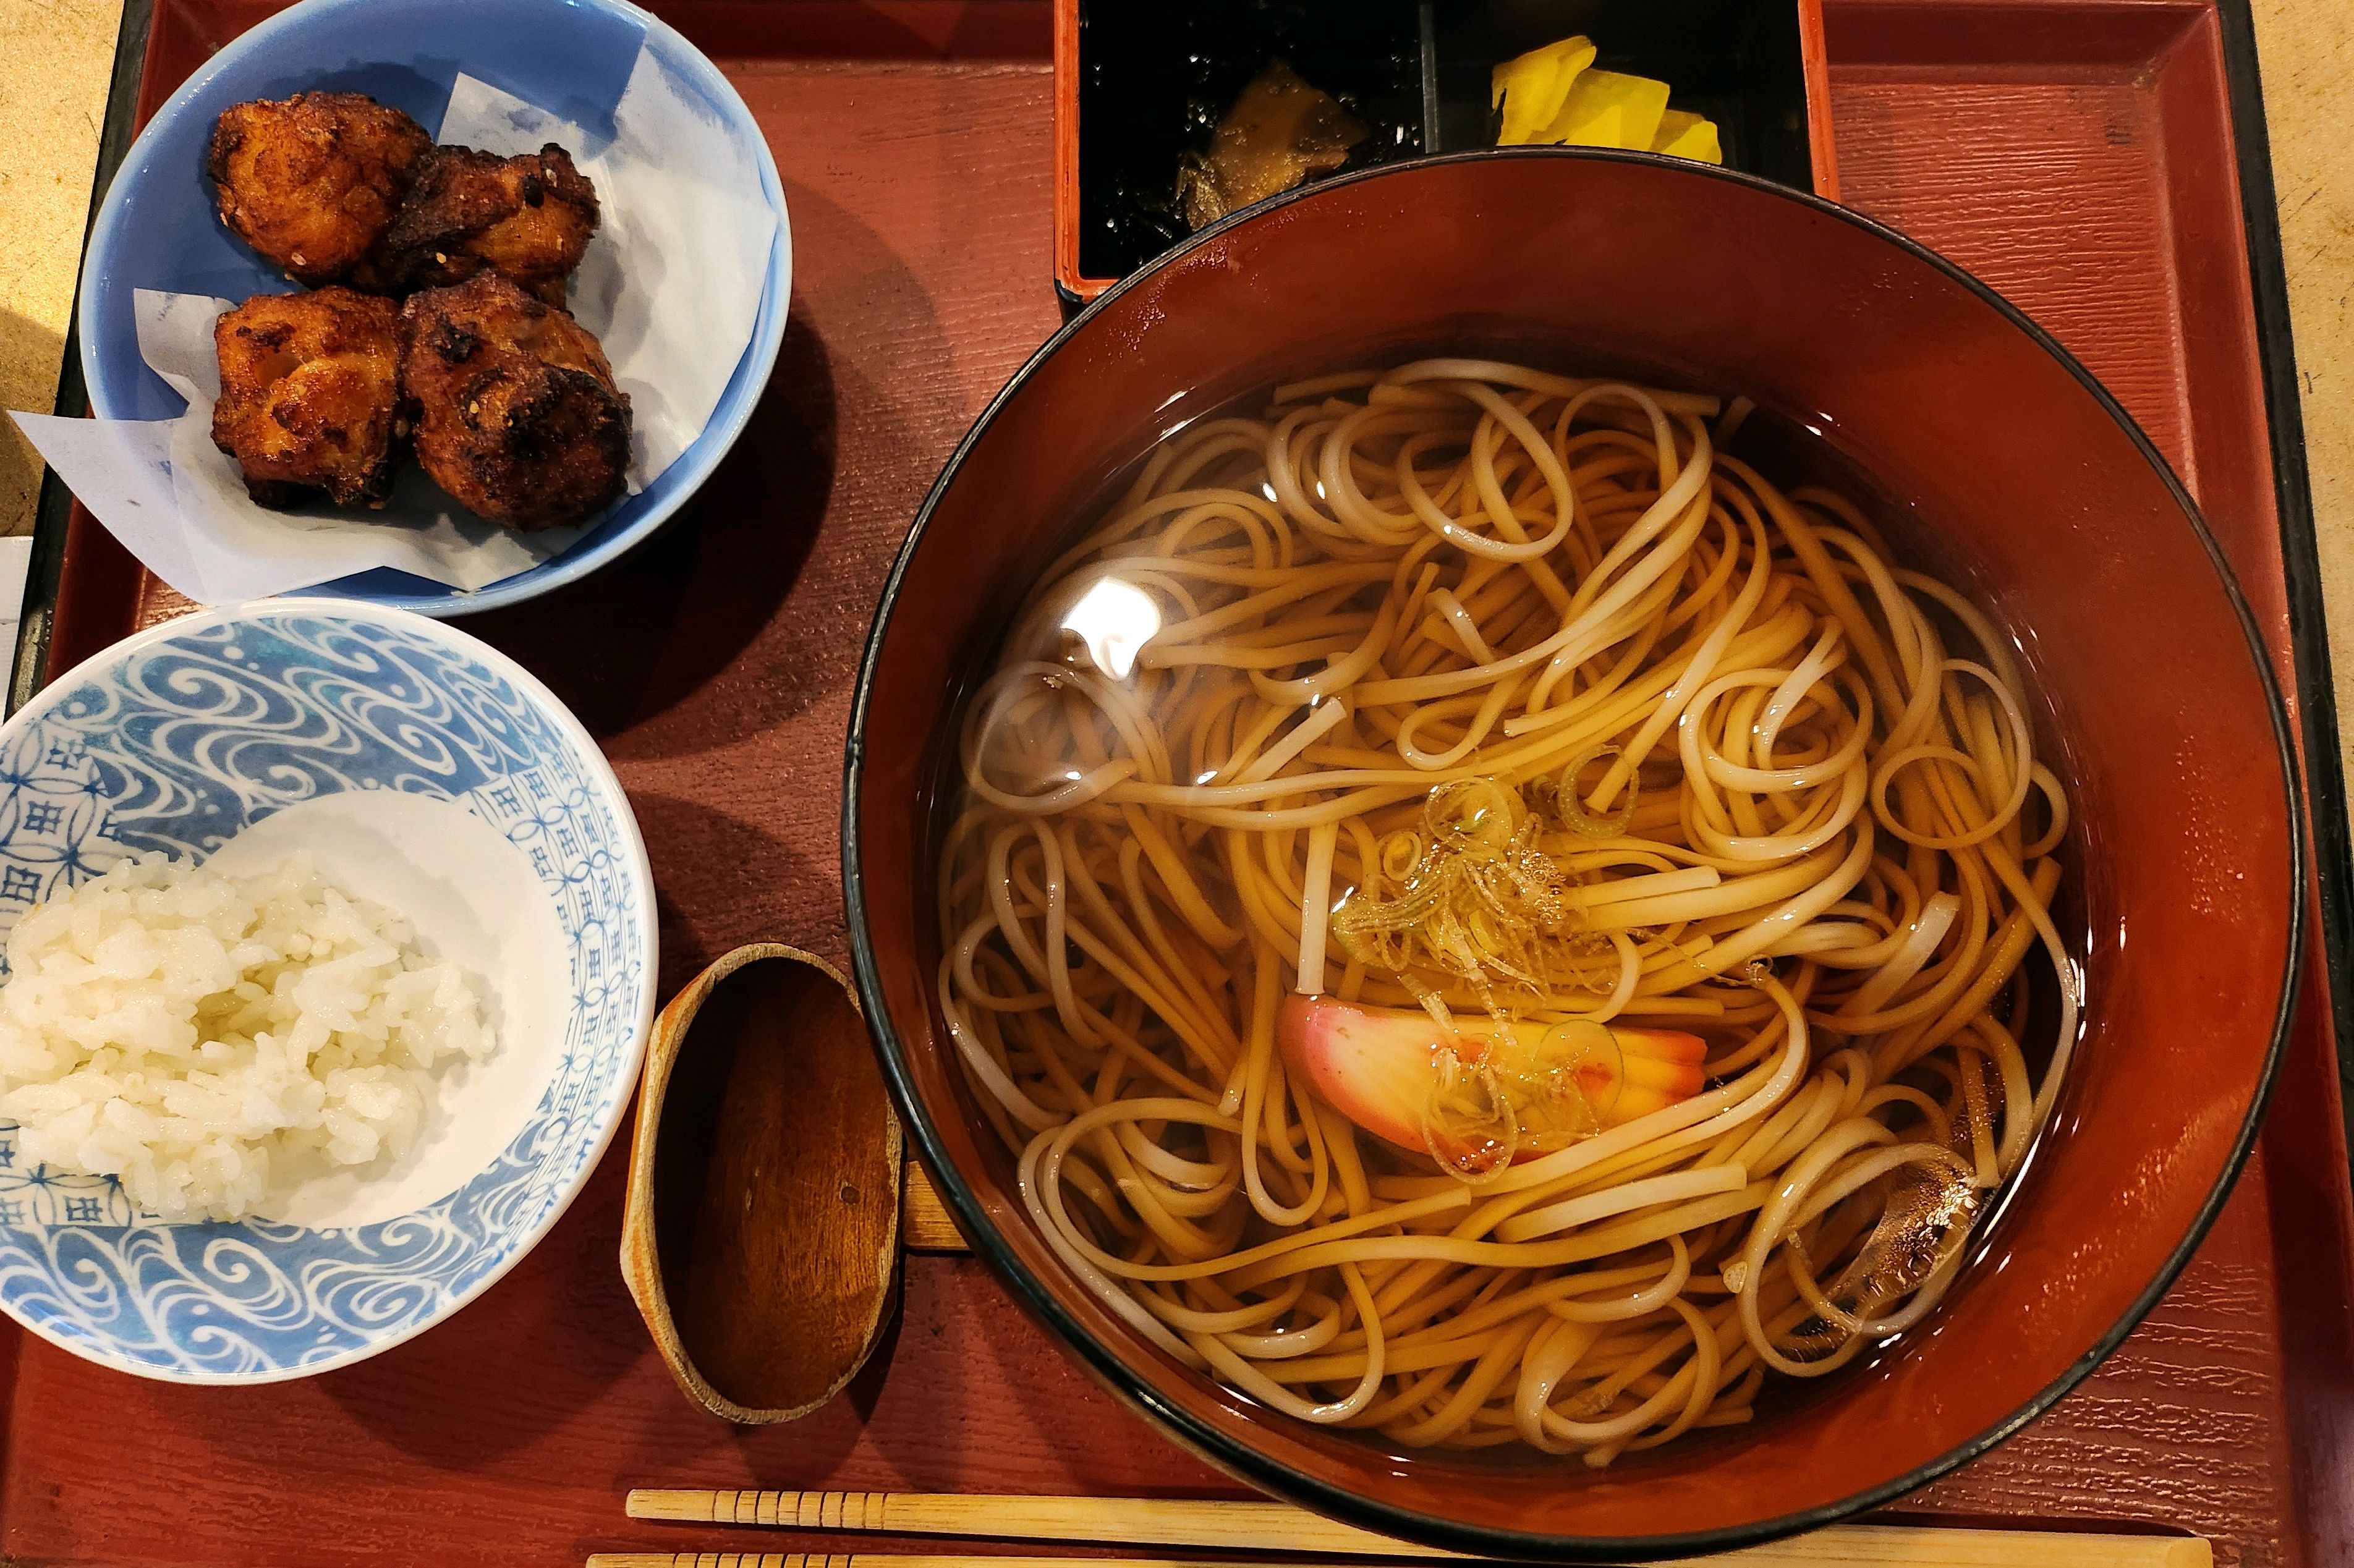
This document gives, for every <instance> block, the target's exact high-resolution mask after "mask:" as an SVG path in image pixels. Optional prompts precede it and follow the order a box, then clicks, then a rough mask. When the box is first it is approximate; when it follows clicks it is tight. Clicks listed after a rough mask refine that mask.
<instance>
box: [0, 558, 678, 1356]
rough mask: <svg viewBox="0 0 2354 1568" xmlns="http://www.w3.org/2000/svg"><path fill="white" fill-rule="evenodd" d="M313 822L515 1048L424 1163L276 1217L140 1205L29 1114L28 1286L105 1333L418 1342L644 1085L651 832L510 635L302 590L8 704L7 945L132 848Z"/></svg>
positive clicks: (35, 1296) (287, 1349) (179, 1341)
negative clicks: (455, 969) (511, 645)
mask: <svg viewBox="0 0 2354 1568" xmlns="http://www.w3.org/2000/svg"><path fill="white" fill-rule="evenodd" d="M249 829H250V830H252V831H251V832H247V831H246V830H249ZM232 840H234V843H233V844H232ZM224 846H229V847H227V848H225V847H224ZM295 848H302V849H306V850H309V851H311V852H313V853H314V854H315V855H316V856H317V857H318V860H319V863H320V864H321V866H322V868H323V870H325V871H326V872H327V873H328V874H330V875H331V876H332V877H333V878H334V880H335V881H337V882H338V883H341V884H342V885H345V887H346V888H348V889H349V890H350V891H352V892H355V893H357V894H360V895H364V896H368V897H373V898H377V899H379V900H380V901H382V902H385V903H387V904H388V905H391V906H395V907H398V908H399V909H401V910H402V912H403V913H406V914H408V915H410V916H412V917H414V918H415V919H416V922H417V925H418V927H419V932H420V936H421V939H422V940H423V942H424V944H425V946H426V947H427V948H428V950H429V952H433V954H434V956H436V957H446V958H451V959H455V960H456V961H458V962H460V963H461V965H462V966H463V967H465V968H467V969H469V970H470V971H472V972H473V974H474V976H475V978H476V980H477V981H478V983H479V984H480V985H481V986H482V990H483V991H484V992H485V1005H486V1008H487V1009H488V1010H489V1011H491V1012H492V1013H493V1025H494V1027H495V1028H496V1029H497V1030H498V1033H499V1036H500V1044H499V1049H498V1051H497V1052H496V1053H494V1054H493V1056H492V1057H491V1058H490V1060H489V1061H488V1062H486V1063H484V1064H481V1065H474V1066H469V1067H464V1068H461V1069H460V1070H459V1071H460V1079H461V1081H460V1082H459V1083H458V1085H457V1086H456V1088H455V1089H446V1088H445V1099H446V1100H447V1101H448V1102H449V1103H447V1104H445V1105H443V1106H441V1107H436V1108H435V1110H434V1111H432V1112H431V1113H430V1114H429V1119H428V1123H427V1130H426V1134H425V1136H424V1137H423V1138H422V1139H420V1148H419V1150H418V1151H416V1152H414V1153H413V1154H412V1156H411V1157H409V1158H408V1159H407V1160H404V1161H402V1162H399V1163H398V1164H396V1165H395V1166H393V1167H392V1168H391V1169H390V1170H389V1171H385V1172H372V1173H371V1174H370V1178H369V1179H368V1180H367V1181H365V1182H357V1183H355V1182H354V1181H351V1180H350V1179H349V1178H343V1179H341V1181H340V1184H338V1182H336V1181H325V1182H316V1183H313V1184H312V1185H311V1186H309V1187H306V1188H305V1189H303V1190H302V1192H298V1193H295V1194H293V1195H292V1196H291V1197H289V1198H287V1199H286V1200H285V1202H283V1203H281V1204H280V1205H279V1207H278V1208H277V1209H275V1210H273V1211H272V1212H273V1213H276V1214H277V1216H278V1217H276V1218H273V1219H269V1220H260V1219H253V1220H248V1221H245V1222H241V1223H237V1224H181V1225H174V1224H162V1223H160V1222H157V1221H154V1220H152V1219H146V1218H143V1217H142V1216H140V1215H139V1214H138V1213H134V1212H133V1208H132V1206H131V1205H130V1203H129V1202H127V1201H126V1200H125V1198H124V1196H123V1194H122V1191H121V1189H120V1188H119V1187H118V1186H116V1184H115V1183H114V1182H113V1181H111V1180H109V1179H106V1178H101V1177H89V1176H80V1175H67V1174H62V1173H59V1172H58V1171H53V1170H50V1169H48V1168H46V1167H41V1166H33V1167H31V1168H27V1165H26V1164H25V1162H24V1161H23V1160H21V1159H20V1158H19V1157H18V1155H17V1152H16V1139H14V1137H13V1136H12V1135H11V1131H10V1128H11V1124H8V1123H5V1122H0V1308H5V1310H6V1311H7V1313H8V1314H9V1315H10V1316H11V1317H13V1318H15V1319H16V1320H17V1321H18V1322H20V1323H22V1324H24V1325H25V1326H26V1327H27V1328H28V1329H30V1330H32V1331H33V1332H35V1333H37V1334H38V1335H40V1336H41V1337H42V1338H44V1339H46V1340H50V1341H52V1342H53V1343H56V1344H58V1345H60V1346H63V1347H64V1348H65V1349H67V1350H69V1351H73V1352H74V1353H75V1354H77V1355H80V1356H84V1357H87V1358H89V1359H90V1360H91V1361H98V1362H101V1363H102V1364H104V1365H108V1366H112V1367H119V1368H121V1369H122V1370H123V1371H125V1372H135V1373H138V1374H140V1375H142V1376H145V1377H154V1378H161V1379H164V1380H168V1381H171V1382H177V1383H268V1382H273V1381H276V1380H278V1379H281V1378H290V1377H300V1376H306V1375H308V1374H310V1373H312V1372H324V1371H326V1370H328V1369H330V1368H333V1367H338V1366H344V1365H346V1364H348V1363H350V1362H352V1361H358V1360H360V1359H362V1358H364V1357H366V1356H369V1355H373V1354H375V1353H376V1351H381V1350H385V1349H387V1348H388V1347H390V1346H392V1345H395V1344H398V1343H399V1342H400V1341H401V1340H406V1339H408V1338H409V1337H411V1336H413V1335H415V1334H417V1333H419V1332H421V1331H422V1330H425V1329H426V1328H428V1327H429V1326H430V1325H432V1324H434V1323H436V1322H438V1321H440V1319H443V1318H445V1317H447V1316H449V1315H450V1314H451V1313H452V1312H454V1311H456V1310H457V1309H458V1308H461V1307H462V1306H464V1305H465V1304H466V1303H467V1302H468V1301H470V1300H472V1298H474V1297H476V1296H478V1295H480V1294H481V1293H482V1291H483V1290H484V1289H486V1288H487V1287H489V1286H490V1285H491V1284H492V1283H493V1281H494V1280H496V1279H497V1278H498V1277H500V1276H501V1275H503V1274H504V1273H505V1272H506V1270H507V1269H509V1268H510V1267H512V1266H514V1263H515V1262H516V1260H518V1259H519V1258H521V1257H522V1256H523V1255H524V1254H525V1253H526V1252H528V1251H529V1250H530V1249H531V1247H532V1245H533V1244H534V1243H535V1242H537V1241H538V1239H539V1238H540V1237H541V1236H543V1235H545V1234H546V1233H547V1231H548V1230H549V1228H550V1227H551V1226H553V1225H554V1224H556V1222H557V1218H558V1217H559V1216H560V1215H561V1214H562V1213H563V1212H564V1210H565V1207H566V1206H567V1204H568V1203H569V1202H571V1200H572V1198H573V1196H574V1194H575V1193H577V1192H578V1191H579V1189H580V1187H581V1185H582V1183H583V1182H584V1181H587V1179H588V1172H589V1171H590V1170H591V1169H592V1168H593V1167H594V1166H595V1164H596V1162H597V1159H598V1157H599V1154H601V1153H602V1151H603V1150H604V1149H605V1146H606V1144H607V1143H608V1142H609V1141H610V1139H611V1138H612V1135H613V1131H614V1128H616V1126H617V1125H618V1124H619V1122H620V1116H621V1112H622V1109H623V1107H625V1106H626V1105H627V1104H628V1102H629V1098H630V1095H631V1090H632V1088H633V1087H634V1086H635V1084H636V1080H637V1075H638V1070H639V1065H640V1063H641V1061H642V1057H643V1054H644V1049H645V1039H646V1033H647V1029H648V1027H649V1025H650V1023H651V1022H652V1016H653V1006H654V961H655V918H654V895H653V880H652V874H650V872H649V870H648V868H647V864H646V853H645V846H644V844H643V843H642V841H641V840H640V838H639V836H638V829H637V823H636V821H635V819H634V818H633V817H632V816H631V811H630V806H629V801H628V800H627V799H626V797H624V795H623V794H622V792H621V789H620V785H619V783H617V782H616V781H615V779H614V778H613V774H612V770H611V769H610V768H609V767H608V766H607V765H606V763H605V759H604V758H603V757H602V756H601V755H599V752H598V749H597V746H596V743H595V742H594V741H593V740H591V739H590V738H589V736H588V732H587V731H585V730H583V729H582V728H581V727H580V725H579V723H578V720H576V719H575V718H573V716H572V715H570V714H569V713H567V711H566V710H565V708H564V706H563V705H561V704H560V703H558V702H557V700H556V698H555V697H554V696H552V695H551V694H549V693H548V691H547V690H546V687H544V686H542V685H541V684H540V683H538V682H537V681H536V680H535V679H533V678H532V677H531V676H530V675H529V674H527V673H525V672H524V671H523V670H522V669H521V668H519V667H518V666H517V665H515V664H514V662H512V661H510V660H508V659H507V658H506V657H505V656H504V655H503V654H501V653H499V652H496V651H494V650H493V649H492V648H490V647H488V646H486V645H485V644H483V643H482V642H481V641H477V640H476V639H474V638H472V637H470V636H467V635H466V634H464V633H463V632H460V631H456V630H451V628H449V627H447V626H443V625H440V624H439V623H437V622H435V621H432V620H426V619H424V618H423V617H420V616H416V615H412V614H408V613H407V612H404V611H400V610H393V609H380V608H376V607H372V606H366V605H357V604H353V603H351V602H349V601H345V600H334V599H275V600H270V601H267V602H265V603H259V604H254V605H248V606H244V607H240V608H236V609H222V610H214V611H210V612H207V613H204V614H199V615H194V616H190V617H188V618H187V619H186V620H177V621H173V622H169V623H167V624H165V625H163V626H159V627H157V628H155V629H154V630H150V631H146V632H143V633H141V634H140V635H138V636H135V637H133V638H130V639H128V640H127V641H123V642H121V643H118V644H117V645H115V646H114V647H113V648H111V649H109V650H107V651H106V652H103V653H101V654H100V655H98V656H97V657H95V658H93V659H91V660H90V661H89V662H86V663H84V664H82V665H81V666H80V668H78V669H75V670H73V671H71V672H69V673H67V674H65V675H64V676H62V677H60V678H59V679H58V680H56V681H54V682H52V683H50V685H49V686H48V689H47V690H45V691H44V692H42V694H40V695H39V696H38V697H37V698H35V699H34V700H33V702H32V703H30V704H29V705H27V706H26V708H25V709H24V710H23V711H21V712H19V713H18V714H16V715H15V716H14V717H13V718H11V719H10V720H9V721H8V722H7V724H6V725H5V726H0V939H5V937H6V936H7V934H8V933H9V931H11V930H12V929H13V928H14V927H15V925H16V921H17V919H18V918H19V917H21V916H23V914H24V913H25V911H26V910H27V908H29V907H30V906H32V905H33V904H34V903H36V902H37V901H38V900H40V899H41V898H42V897H44V896H45V895H48V893H49V892H50V891H51V890H52V889H55V888H59V887H62V886H69V885H74V884H77V883H79V882H81V881H83V880H85V879H87V878H89V877H91V876H95V875H97V874H99V873H101V872H102V871H103V870H105V869H106V867H107V866H109V865H111V864H112V863H114V862H115V861H116V860H118V859H120V858H122V856H124V855H126V854H131V853H139V852H143V851H148V850H166V851H170V852H172V853H175V854H177V855H181V856H186V857H193V858H195V859H197V860H210V859H213V858H214V857H215V855H216V853H218V854H219V857H220V863H221V864H222V865H223V866H224V868H233V869H238V870H242V871H251V870H254V869H258V868H259V867H260V865H261V864H265V863H274V862H275V861H276V860H277V859H278V858H279V857H281V855H282V854H283V853H286V852H287V851H289V850H292V849H295ZM437 947H438V948H439V949H440V950H438V951H436V950H435V949H436V948H437ZM467 1075H472V1076H467ZM447 1076H448V1075H446V1074H445V1075H444V1077H445V1079H446V1077H447Z"/></svg>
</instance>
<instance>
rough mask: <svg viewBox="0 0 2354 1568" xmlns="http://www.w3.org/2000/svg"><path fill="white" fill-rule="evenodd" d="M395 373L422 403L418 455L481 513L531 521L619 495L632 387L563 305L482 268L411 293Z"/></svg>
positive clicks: (590, 510) (541, 523)
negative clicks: (616, 375)
mask: <svg viewBox="0 0 2354 1568" xmlns="http://www.w3.org/2000/svg"><path fill="white" fill-rule="evenodd" d="M400 384H401V390H402V393H403V395H404V396H405V397H408V398H409V399H411V400H412V401H413V402H414V405H415V407H416V408H417V458H418V461H419V462H421V463H423V464H424V465H425V471H426V472H427V473H429V474H430V475H432V476H433V480H434V482H435V483H437V484H439V485H440V487H441V488H442V489H444V490H446V491H448V492H449V493H451V495H453V496H455V497H456V498H457V499H458V500H459V501H461V502H462V503H464V504H466V505H467V506H470V507H472V509H473V510H474V511H475V512H477V513H479V514H482V516H484V517H488V518H490V519H491V520H493V522H497V523H503V524H505V525H506V526H508V527H510V528H513V529H514V530H516V531H517V532H519V533H530V532H532V531H534V530H535V529H540V528H556V527H561V526H563V525H564V524H567V523H578V522H580V521H581V520H582V519H584V518H587V517H590V516H593V515H595V514H597V513H598V512H599V511H601V510H603V509H604V508H605V507H606V506H607V505H608V504H610V503H612V502H613V501H615V500H617V499H619V498H620V494H621V490H622V484H623V479H624V474H625V471H626V470H627V469H628V467H629V462H630V399H629V397H628V395H627V394H626V393H624V392H622V391H621V390H620V388H619V387H616V386H614V385H613V371H612V367H611V366H610V365H608V364H607V363H606V361H605V351H604V350H603V349H602V348H601V347H599V345H598V343H597V339H596V338H595V336H593V335H592V334H590V333H589V332H588V329H587V328H586V327H583V326H582V325H581V324H580V323H578V322H576V321H574V320H573V319H572V316H571V313H569V312H567V311H566V310H565V309H564V308H563V307H561V306H559V305H550V304H546V303H545V302H541V301H539V300H536V299H534V298H533V297H532V296H531V295H529V294H526V293H525V292H524V291H523V290H521V289H520V288H518V287H516V286H515V285H514V283H513V282H510V281H508V280H507V279H505V278H503V277H501V276H499V274H497V273H496V272H488V271H485V272H480V273H477V274H476V275H475V276H474V277H472V278H471V279H469V280H468V281H465V282H463V283H460V284H457V285H455V286H454V287H451V288H446V289H431V290H428V291H425V292H423V293H420V294H413V295H411V296H410V297H409V300H408V303H407V304H406V305H404V306H402V307H401V312H400Z"/></svg>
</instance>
